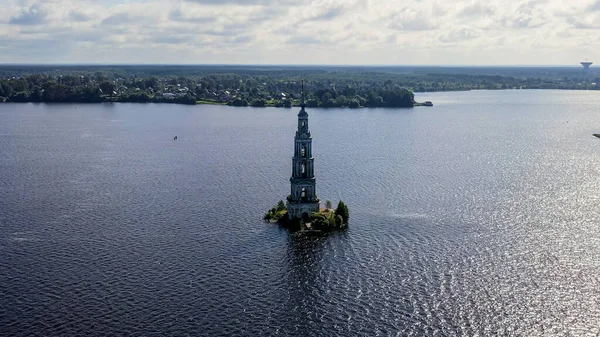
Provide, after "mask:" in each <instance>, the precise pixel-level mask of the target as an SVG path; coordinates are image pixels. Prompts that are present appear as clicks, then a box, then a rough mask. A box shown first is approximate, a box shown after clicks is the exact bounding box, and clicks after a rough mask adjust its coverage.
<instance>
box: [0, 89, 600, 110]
mask: <svg viewBox="0 0 600 337" xmlns="http://www.w3.org/2000/svg"><path fill="white" fill-rule="evenodd" d="M534 90H541V91H553V90H556V91H600V88H599V89H588V88H566V89H556V88H548V89H545V88H522V89H521V88H519V89H515V88H511V89H457V90H439V91H415V92H414V93H415V94H427V93H452V92H469V91H534ZM3 103H5V104H9V103H15V104H21V103H37V104H82V105H91V104H112V103H123V104H128V103H130V104H175V105H219V106H229V107H235V108H239V107H242V108H248V107H249V108H288V109H290V108H297V107H300V103H299V101H294V102H293V103H292V104H291V105H290V106H282V105H275V104H267V105H265V106H252V105H243V106H236V105H232V104H228V103H227V102H216V101H209V100H197V101H196V102H195V103H191V102H189V103H183V102H177V101H169V100H161V101H147V102H132V101H119V100H112V101H109V100H107V101H96V102H82V101H76V100H74V101H62V102H44V101H33V100H29V101H10V100H6V101H0V105H1V104H3ZM433 103H435V102H433ZM421 106H426V105H425V102H414V103H413V105H412V106H358V107H348V106H344V107H339V106H330V107H325V106H312V107H309V108H311V109H353V110H354V109H364V108H369V109H374V108H413V107H421Z"/></svg>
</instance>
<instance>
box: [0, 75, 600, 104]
mask: <svg viewBox="0 0 600 337" xmlns="http://www.w3.org/2000/svg"><path fill="white" fill-rule="evenodd" d="M180 68H181V69H180ZM577 74H578V73H577ZM577 74H576V75H577ZM598 80H599V81H600V79H598ZM302 81H304V85H305V101H306V104H307V106H308V107H323V108H330V107H349V108H359V107H412V106H414V105H415V103H416V102H415V96H414V94H413V92H426V91H456V90H474V89H488V90H494V89H514V88H520V89H588V90H590V89H591V90H596V89H600V88H599V87H598V86H597V81H596V80H594V79H590V78H589V77H583V76H580V74H579V75H577V76H575V75H574V76H572V77H569V76H563V77H557V76H553V77H552V76H546V77H539V78H531V77H514V76H500V75H483V74H475V75H470V74H464V73H461V74H448V73H443V74H415V73H386V72H378V71H377V69H362V70H353V71H344V70H340V69H336V68H327V69H320V68H314V67H313V68H302V67H296V68H295V67H288V68H285V69H278V68H277V67H273V68H268V67H263V68H260V69H255V68H252V67H249V68H248V69H246V68H243V67H234V66H231V67H227V66H222V67H208V66H204V67H203V66H195V67H194V66H181V67H174V66H171V67H166V68H165V67H162V66H55V67H40V66H38V67H35V66H32V67H31V68H27V67H26V66H19V67H9V66H0V102H62V103H97V102H139V103H149V102H154V103H180V104H198V103H200V104H227V105H231V106H254V107H263V106H275V107H291V106H296V105H299V103H300V99H301V93H302Z"/></svg>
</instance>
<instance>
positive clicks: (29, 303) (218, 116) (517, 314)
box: [0, 91, 600, 336]
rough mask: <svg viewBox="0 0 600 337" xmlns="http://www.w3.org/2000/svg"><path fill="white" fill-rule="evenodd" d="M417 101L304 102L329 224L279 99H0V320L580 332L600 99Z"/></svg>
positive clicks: (22, 331)
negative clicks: (297, 156)
mask: <svg viewBox="0 0 600 337" xmlns="http://www.w3.org/2000/svg"><path fill="white" fill-rule="evenodd" d="M417 99H418V100H420V101H424V100H431V101H433V102H434V104H435V106H434V107H433V108H423V107H421V108H415V109H375V110H368V109H361V110H347V109H345V110H343V109H330V110H318V109H309V111H308V112H309V114H310V128H311V131H312V134H313V137H314V154H315V157H316V163H315V169H316V176H317V193H318V195H319V196H320V198H321V199H322V200H326V199H330V200H332V201H334V203H335V202H337V200H339V199H340V198H342V199H343V200H344V201H345V202H346V203H347V204H348V205H349V206H350V211H351V220H350V228H349V230H348V231H346V232H341V233H336V234H333V235H330V236H328V237H325V238H306V237H303V236H299V235H291V234H290V233H288V232H287V231H285V230H283V229H281V228H279V227H278V226H276V225H271V224H267V223H264V222H263V221H262V220H261V218H262V215H263V214H264V213H265V211H266V210H267V209H269V208H270V207H272V206H273V205H274V204H275V203H276V202H277V201H278V200H280V199H283V198H285V196H287V194H288V193H289V180H288V179H289V176H290V175H291V156H292V150H293V136H294V131H295V127H296V119H295V118H296V117H295V116H296V114H297V110H298V109H296V108H294V109H292V110H284V109H275V108H265V109H253V108H230V107H222V106H180V105H140V104H112V105H110V104H107V105H43V104H42V105H35V104H19V105H17V104H0V335H2V336H36V335H37V336H75V335H86V336H112V335H131V336H186V335H190V336H218V335H247V336H256V335H280V336H286V335H298V336H373V335H380V336H404V335H415V336H421V335H433V336H448V335H477V334H478V335H494V334H497V335H522V336H534V335H541V336H555V335H573V336H597V335H598V334H599V333H600V323H599V322H600V280H599V278H600V230H599V229H600V228H599V227H600V203H599V199H600V197H599V193H598V191H599V190H600V182H599V178H600V140H598V139H597V138H594V137H592V133H598V132H600V114H599V113H598V107H599V106H600V96H598V95H597V93H595V92H569V91H501V92H489V91H479V92H459V93H435V94H418V95H417ZM175 135H177V136H178V138H179V139H178V140H177V141H174V140H173V137H174V136H175Z"/></svg>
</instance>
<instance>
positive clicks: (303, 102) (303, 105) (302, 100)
mask: <svg viewBox="0 0 600 337" xmlns="http://www.w3.org/2000/svg"><path fill="white" fill-rule="evenodd" d="M301 96H302V98H300V107H302V108H305V107H306V101H305V100H304V80H302V94H301Z"/></svg>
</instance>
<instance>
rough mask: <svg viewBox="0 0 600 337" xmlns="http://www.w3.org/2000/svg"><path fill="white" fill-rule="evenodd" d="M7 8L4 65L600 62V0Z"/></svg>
mask: <svg viewBox="0 0 600 337" xmlns="http://www.w3.org/2000/svg"><path fill="white" fill-rule="evenodd" d="M0 9H1V10H0V63H18V64H23V63H36V64H40V63H41V64H57V63H58V64H64V63H66V64H68V63H78V64H81V63H83V64H299V65H302V64H319V65H324V64H336V65H355V64H358V65H577V64H578V63H579V62H580V61H584V60H586V59H589V60H590V61H594V60H595V59H597V60H598V62H600V0H487V1H483V0H482V1H473V0H455V1H450V0H443V1H442V0H161V1H152V0H130V1H115V0H79V1H67V0H45V1H35V0H0Z"/></svg>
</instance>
